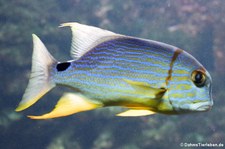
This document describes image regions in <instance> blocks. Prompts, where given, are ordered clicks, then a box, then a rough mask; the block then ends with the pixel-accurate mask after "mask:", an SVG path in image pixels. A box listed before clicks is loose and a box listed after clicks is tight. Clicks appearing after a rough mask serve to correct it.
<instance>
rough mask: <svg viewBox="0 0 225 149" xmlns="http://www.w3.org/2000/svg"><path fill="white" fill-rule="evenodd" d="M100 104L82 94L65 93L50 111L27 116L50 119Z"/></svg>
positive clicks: (91, 108)
mask: <svg viewBox="0 0 225 149" xmlns="http://www.w3.org/2000/svg"><path fill="white" fill-rule="evenodd" d="M101 106H102V105H101V104H96V103H93V102H90V101H89V100H87V99H86V98H85V97H84V96H82V95H79V94H73V93H66V94H64V95H63V96H62V97H61V98H60V100H59V101H58V103H57V104H56V106H55V108H54V109H53V110H52V111H51V112H49V113H47V114H44V115H41V116H31V115H30V116H28V117H29V118H31V119H51V118H57V117H63V116H68V115H71V114H75V113H78V112H82V111H88V110H93V109H96V108H99V107H101Z"/></svg>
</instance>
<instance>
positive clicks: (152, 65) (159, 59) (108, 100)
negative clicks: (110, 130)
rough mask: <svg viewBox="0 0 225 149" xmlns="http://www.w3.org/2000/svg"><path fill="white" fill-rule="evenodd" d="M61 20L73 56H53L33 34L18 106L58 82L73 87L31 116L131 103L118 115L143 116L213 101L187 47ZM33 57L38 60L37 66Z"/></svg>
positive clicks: (202, 108)
mask: <svg viewBox="0 0 225 149" xmlns="http://www.w3.org/2000/svg"><path fill="white" fill-rule="evenodd" d="M62 26H70V27H71V29H72V34H73V39H72V46H71V55H72V57H73V60H70V61H66V62H57V61H56V60H55V59H54V58H53V57H52V56H51V54H50V53H48V51H47V49H46V48H45V46H44V44H43V43H42V42H41V41H40V39H39V38H38V37H37V36H36V35H33V41H34V53H33V66H32V73H31V79H30V82H29V84H28V87H27V90H26V92H25V94H24V96H23V100H22V101H21V103H20V105H19V107H18V108H17V109H16V110H17V111H21V110H24V109H26V108H28V107H29V106H31V105H32V104H34V103H35V102H36V101H37V100H38V99H39V98H40V97H41V96H43V95H44V94H45V93H47V92H48V91H49V90H50V89H51V88H53V87H55V86H56V85H63V86H69V87H72V88H73V89H74V90H75V94H74V93H69V94H65V95H64V96H63V97H62V98H61V99H60V100H59V102H58V104H57V105H56V107H55V109H54V110H53V111H52V112H50V113H48V114H45V115H42V116H30V117H31V118H34V119H47V118H55V117H60V116H66V115H70V114H73V113H77V112H81V111H87V110H92V109H95V108H100V107H106V106H122V107H126V108H129V109H131V110H128V111H126V112H123V113H120V114H119V116H142V115H150V114H153V113H164V114H179V113H188V112H196V111H206V110H209V109H210V108H211V106H212V105H213V101H212V98H211V77H210V75H209V73H208V72H207V71H206V69H205V68H204V67H203V66H202V65H201V64H200V63H199V62H198V61H197V60H196V59H195V58H194V57H192V56H191V55H190V54H188V53H187V52H185V51H183V50H181V49H179V48H177V47H174V46H171V45H168V44H164V43H161V42H157V41H152V40H146V39H141V38H136V37H130V36H125V35H120V34H115V33H113V32H110V31H106V30H102V29H99V28H96V27H92V26H87V25H82V24H79V23H65V24H63V25H62ZM40 49H41V50H40ZM34 59H35V60H36V59H38V60H39V59H40V60H39V61H41V60H42V62H41V63H42V64H41V66H38V65H40V64H38V63H35V61H34ZM36 65H37V66H36ZM41 74H42V75H41ZM40 76H41V77H40ZM34 86H35V87H36V90H34V89H33V87H34ZM68 107H69V108H68ZM137 113H138V114H137Z"/></svg>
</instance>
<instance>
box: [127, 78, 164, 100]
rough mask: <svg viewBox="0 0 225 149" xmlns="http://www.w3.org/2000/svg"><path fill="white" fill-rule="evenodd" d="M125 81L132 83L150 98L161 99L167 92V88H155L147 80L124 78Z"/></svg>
mask: <svg viewBox="0 0 225 149" xmlns="http://www.w3.org/2000/svg"><path fill="white" fill-rule="evenodd" d="M124 81H125V82H126V83H128V84H130V85H131V86H132V87H133V88H134V89H136V90H137V91H138V92H140V93H142V94H145V95H148V96H149V98H152V99H160V98H161V97H162V96H163V95H164V93H165V92H166V89H165V88H154V87H151V85H149V84H148V83H145V82H137V81H132V80H127V79H124Z"/></svg>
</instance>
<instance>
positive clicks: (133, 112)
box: [116, 110, 155, 117]
mask: <svg viewBox="0 0 225 149" xmlns="http://www.w3.org/2000/svg"><path fill="white" fill-rule="evenodd" d="M152 114H155V112H153V111H150V110H127V111H125V112H122V113H119V114H117V115H116V116H124V117H126V116H127V117H135V116H146V115H152Z"/></svg>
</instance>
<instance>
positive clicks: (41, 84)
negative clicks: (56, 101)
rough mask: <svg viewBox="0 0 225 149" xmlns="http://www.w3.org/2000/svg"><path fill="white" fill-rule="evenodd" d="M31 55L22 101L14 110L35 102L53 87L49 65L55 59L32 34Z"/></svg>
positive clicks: (22, 108) (54, 61)
mask: <svg viewBox="0 0 225 149" xmlns="http://www.w3.org/2000/svg"><path fill="white" fill-rule="evenodd" d="M32 36H33V56H32V68H31V74H30V80H29V83H28V86H27V88H26V91H25V93H24V95H23V98H22V101H21V102H20V103H19V106H18V107H17V108H16V111H22V110H24V109H26V108H28V107H30V106H31V105H33V104H34V103H35V102H37V101H38V100H39V99H40V98H41V97H42V96H43V95H44V94H46V93H47V92H48V91H49V90H51V89H52V88H53V87H55V83H54V82H53V81H52V80H51V79H50V73H49V70H50V67H51V66H52V64H54V63H56V60H55V59H54V58H53V57H52V56H51V54H50V53H49V52H48V50H47V48H46V47H45V45H44V44H43V43H42V42H41V40H40V39H39V38H38V37H37V36H36V35H35V34H33V35H32Z"/></svg>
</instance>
